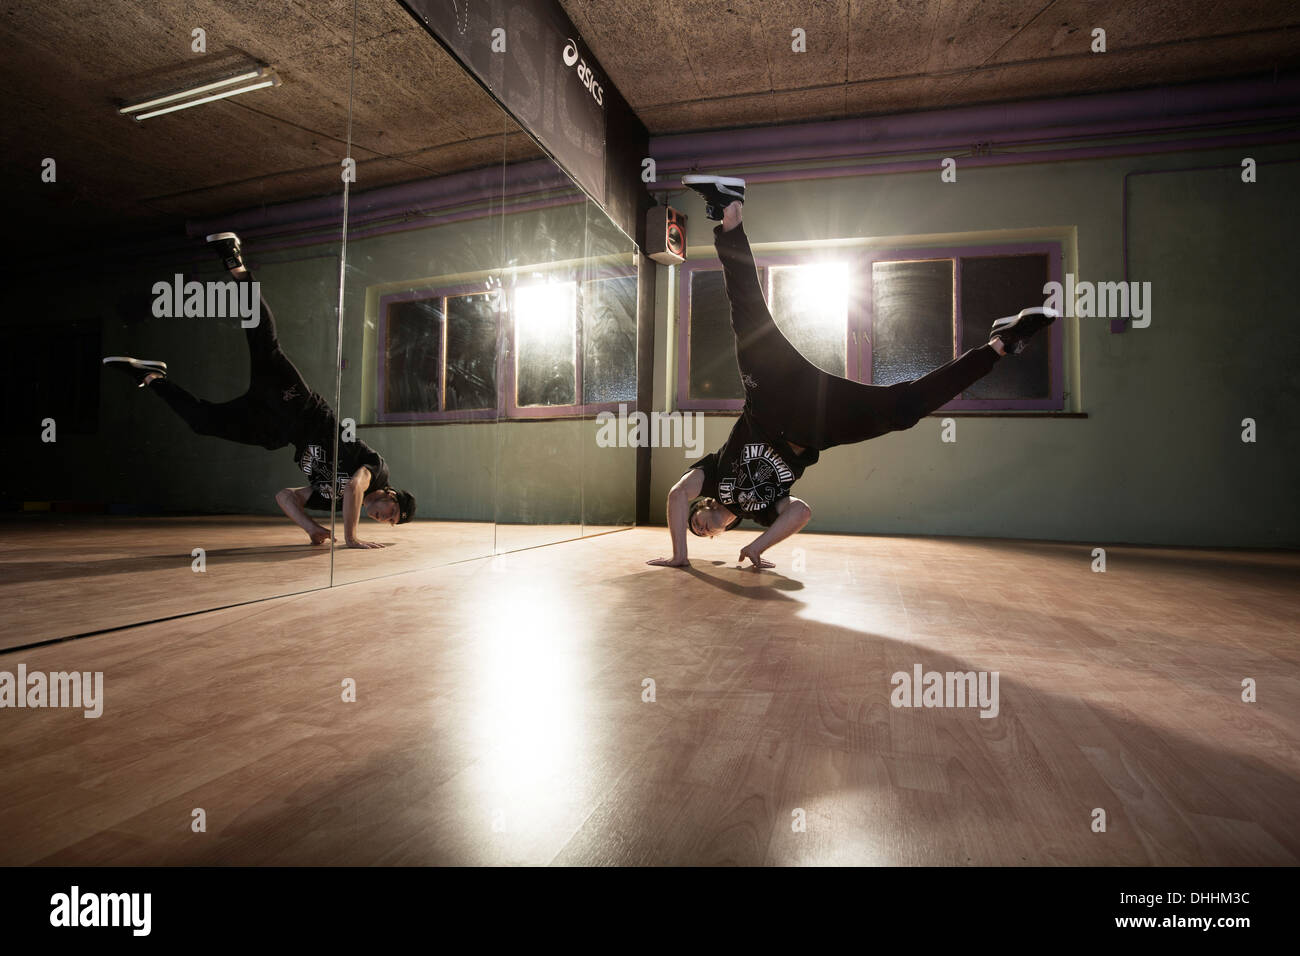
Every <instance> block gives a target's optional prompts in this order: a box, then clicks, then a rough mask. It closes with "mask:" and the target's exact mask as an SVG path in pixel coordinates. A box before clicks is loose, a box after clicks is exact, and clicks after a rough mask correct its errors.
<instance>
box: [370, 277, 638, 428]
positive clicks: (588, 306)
mask: <svg viewBox="0 0 1300 956" xmlns="http://www.w3.org/2000/svg"><path fill="white" fill-rule="evenodd" d="M489 285H490V283H489ZM484 288H485V287H484V285H477V286H472V287H471V286H462V287H457V288H449V289H436V290H421V291H415V292H406V293H399V294H395V295H388V296H384V297H383V298H382V299H381V300H380V312H381V316H382V321H381V323H380V328H381V333H380V342H379V359H380V361H379V398H380V402H379V405H378V420H379V421H381V422H393V421H455V420H472V419H492V418H499V417H500V418H505V417H512V418H553V417H561V416H573V415H583V414H594V413H595V412H597V411H602V410H606V409H612V408H616V407H617V405H618V403H619V402H633V401H635V400H636V310H637V278H636V275H635V273H629V272H627V270H618V269H614V270H603V274H601V275H599V276H598V277H596V278H588V279H586V280H585V281H582V282H579V281H578V279H577V278H576V277H575V276H574V274H573V272H572V271H563V270H560V271H554V272H551V273H530V274H528V275H527V277H526V278H524V279H523V280H522V281H520V282H519V283H518V284H517V285H515V286H514V287H513V288H510V289H508V290H506V291H504V292H498V291H495V290H490V291H484ZM503 346H504V348H503ZM501 355H506V356H509V357H510V358H509V360H508V361H501V360H500V359H499V356H501ZM499 366H504V367H499ZM580 395H581V396H582V398H581V399H580V398H579V396H580Z"/></svg>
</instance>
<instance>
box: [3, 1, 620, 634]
mask: <svg viewBox="0 0 1300 956" xmlns="http://www.w3.org/2000/svg"><path fill="white" fill-rule="evenodd" d="M128 2H129V0H108V2H106V3H105V4H104V5H102V7H101V8H97V11H96V12H93V13H89V14H87V13H85V12H84V11H83V10H81V8H80V7H78V11H80V12H78V13H77V15H76V16H72V15H71V8H70V6H69V5H67V4H63V3H55V4H53V5H49V6H48V7H46V8H31V9H28V10H15V11H13V15H12V16H10V17H8V18H6V22H5V23H4V24H3V25H0V36H3V40H4V43H5V48H6V50H7V51H9V53H10V55H9V56H8V57H7V58H6V59H5V61H4V62H3V63H0V75H3V78H4V80H5V82H6V83H7V88H8V89H9V90H10V91H11V92H12V99H13V102H14V104H15V106H14V108H13V110H12V111H11V113H10V115H9V116H8V119H7V123H8V133H9V139H10V141H11V143H12V147H11V148H10V149H9V150H8V151H6V153H5V155H4V156H3V157H2V158H0V163H3V167H2V168H3V169H4V170H5V172H6V173H7V174H8V180H9V182H10V183H11V184H14V185H13V188H12V189H11V193H10V196H11V200H12V202H13V213H14V215H13V216H12V218H11V223H12V224H13V227H12V228H10V229H8V230H7V231H6V236H5V238H4V243H5V248H6V256H7V259H8V262H9V263H10V265H11V270H12V273H13V274H14V275H18V276H21V277H22V281H15V282H10V283H6V284H5V287H4V289H3V292H2V293H0V294H2V295H3V304H4V306H5V308H4V309H3V310H2V314H0V322H2V323H3V325H4V333H5V335H6V337H7V341H8V342H9V343H10V345H11V349H12V351H11V354H12V355H14V356H17V357H18V362H17V367H16V370H15V374H11V375H8V376H5V377H4V382H5V384H4V389H5V401H6V407H7V408H8V409H10V410H11V411H12V413H13V414H14V417H15V420H16V421H17V422H19V423H20V424H19V427H18V436H19V437H18V446H19V457H18V459H17V460H18V461H20V462H21V463H22V464H21V465H20V467H18V468H10V469H6V472H5V475H4V477H3V478H0V599H3V600H4V601H5V605H6V614H5V615H4V620H3V622H2V623H0V650H2V649H5V648H10V649H12V648H17V647H23V646H27V645H31V644H35V643H39V642H42V641H47V640H53V639H59V638H65V637H70V636H78V635H87V634H93V633H98V632H101V631H105V630H110V629H113V628H117V627H123V626H128V625H132V624H139V623H142V622H146V621H159V620H166V619H168V618H172V617H175V616H178V615H184V614H188V613H194V612H198V611H204V610H209V609H213V608H218V607H226V606H232V605H239V604H244V603H247V602H253V601H258V600H263V599H266V598H271V597H276V596H281V595H288V594H296V593H300V592H304V591H309V590H312V589H317V588H324V587H328V586H330V585H331V584H334V585H341V584H348V583H350V582H353V581H359V580H364V579H367V578H371V577H376V576H381V575H386V574H392V573H399V572H404V571H411V570H419V569H425V568H430V567H436V566H438V565H442V564H446V563H448V562H454V561H461V560H467V559H474V558H482V557H486V556H489V555H492V554H499V553H505V552H509V551H512V550H517V549H520V548H527V547H534V546H538V545H542V544H548V543H552V542H557V541H563V540H568V539H572V538H575V537H579V536H581V535H587V534H594V533H600V532H602V531H605V530H609V529H612V528H618V527H624V526H627V525H630V524H631V523H632V521H633V516H634V512H635V505H634V483H635V481H634V479H635V449H633V448H630V447H627V446H626V443H623V444H622V447H620V446H619V444H618V443H617V442H616V443H614V444H613V446H612V447H604V445H608V444H609V443H608V442H605V443H603V444H602V442H601V441H600V437H601V430H600V427H599V423H598V422H597V421H596V416H597V415H598V414H600V413H602V412H608V413H612V414H613V415H617V414H618V411H619V405H620V403H624V404H628V405H631V404H632V402H633V401H634V399H635V369H636V354H635V342H636V335H635V326H636V278H635V265H636V261H635V251H634V247H633V243H632V242H631V241H630V240H629V239H628V238H627V237H626V236H624V235H623V234H622V233H621V232H620V231H619V230H618V229H617V228H615V227H614V226H613V225H612V224H611V223H610V221H609V220H608V219H607V218H606V217H605V215H604V214H603V213H602V212H601V211H600V209H599V208H598V207H597V206H596V205H595V204H594V203H593V202H591V201H590V200H589V199H588V198H586V196H585V195H584V194H583V193H582V192H581V191H580V190H578V189H577V188H576V187H574V186H573V184H572V183H571V182H570V180H569V179H568V178H567V177H566V176H565V175H564V174H563V172H562V171H561V170H560V169H559V168H558V167H556V165H555V164H554V163H553V162H552V161H551V160H550V159H549V158H547V157H546V155H545V154H544V153H543V152H542V151H541V150H540V149H539V148H538V147H537V145H536V144H535V143H534V142H533V140H532V139H531V138H530V137H529V136H528V135H527V134H526V133H525V132H524V131H523V130H522V129H520V128H519V127H518V126H517V125H516V124H515V123H514V122H513V121H512V120H511V119H509V118H508V117H507V115H506V114H505V113H504V112H503V111H502V110H501V109H500V108H499V107H498V106H497V105H496V103H495V102H494V101H493V100H492V99H491V97H489V96H488V95H487V94H486V93H485V92H484V91H483V90H482V89H481V88H480V87H479V86H478V85H477V84H476V83H475V82H474V81H473V80H472V79H471V78H469V77H468V76H467V75H466V74H465V73H464V71H463V70H462V69H461V68H460V66H459V65H458V64H457V63H456V62H455V61H454V60H453V59H452V58H451V57H450V56H448V55H447V54H446V53H445V52H444V51H443V50H442V49H441V48H440V47H439V46H438V45H437V43H436V42H435V41H434V40H433V39H432V38H431V37H429V36H428V35H427V34H426V33H425V32H424V30H423V29H422V28H421V27H420V26H419V25H418V24H416V23H415V22H414V21H413V20H412V19H411V17H410V16H409V14H407V13H406V11H405V10H403V9H402V8H401V7H400V6H399V5H398V4H396V3H392V2H389V0H363V2H360V3H358V4H357V5H356V6H355V14H354V5H353V4H351V3H330V4H322V5H319V7H317V8H315V9H313V10H312V11H307V10H306V9H305V8H304V7H303V6H302V5H299V4H288V3H284V4H280V3H276V4H269V5H265V9H260V10H259V12H258V13H257V14H256V15H253V13H252V12H245V13H233V14H232V13H231V12H230V11H229V10H227V9H226V8H225V7H224V6H223V5H222V4H220V3H218V2H217V0H203V2H197V3H194V4H189V5H183V6H182V7H180V8H166V7H160V8H158V10H157V13H158V15H157V16H156V17H151V18H149V19H148V20H144V21H141V20H139V19H138V18H136V17H132V16H128V15H126V13H127V11H129V6H128ZM200 29H201V30H203V31H204V32H203V39H204V43H203V47H204V48H203V50H202V51H200V50H198V49H197V48H196V46H197V45H198V42H197V39H196V34H195V32H194V31H196V30H200ZM353 66H355V70H354V69H353ZM257 70H269V71H271V73H268V74H264V75H272V74H273V82H272V85H269V86H264V87H261V88H259V89H256V90H252V91H249V92H246V93H241V94H238V95H233V96H230V97H225V98H220V99H216V100H213V101H210V102H205V103H203V104H201V105H197V106H194V107H192V108H185V109H177V110H172V111H170V112H165V113H159V115H156V116H152V117H149V118H146V119H140V120H137V119H134V118H132V115H124V114H122V113H120V112H119V110H120V108H122V107H123V106H127V105H132V104H136V103H139V102H142V101H145V100H149V99H151V98H157V97H159V96H163V95H167V94H170V93H172V92H176V91H179V90H181V89H186V88H188V89H193V88H195V87H197V86H203V85H205V84H210V83H212V82H215V81H218V80H222V79H228V78H230V77H236V76H242V75H244V74H246V73H250V72H256V71H257ZM277 84H278V85H277ZM196 96H197V94H190V95H189V96H188V97H187V98H183V99H194V98H196ZM176 102H179V101H175V100H174V101H169V104H165V105H175V103H176ZM144 111H147V110H144ZM140 112H143V111H137V113H140ZM349 143H350V144H351V145H350V147H349ZM349 154H350V155H351V156H352V157H353V158H354V159H355V160H356V164H357V168H356V181H355V182H353V183H348V184H346V187H347V199H348V201H347V203H346V204H345V202H344V192H345V183H344V182H343V176H342V175H341V168H342V167H341V161H342V160H343V159H344V157H346V156H348V155H349ZM48 161H52V162H48ZM345 205H346V208H347V214H346V219H344V208H345ZM345 223H346V228H344V224H345ZM226 231H233V232H235V233H236V234H237V235H238V236H239V238H240V240H241V251H242V260H243V262H244V264H245V265H246V266H247V268H248V270H249V274H248V275H247V276H245V277H244V279H243V280H236V279H234V278H233V277H232V276H231V275H230V273H229V272H228V271H227V269H226V266H225V263H224V261H223V258H222V256H221V254H220V252H219V250H218V249H217V248H215V247H214V246H213V245H212V244H209V243H207V242H205V237H206V236H207V235H209V234H213V233H219V232H226ZM345 236H346V240H345V238H344V237H345ZM254 280H255V281H256V282H257V283H258V286H257V289H258V291H260V296H256V295H254V294H253V291H254V287H253V285H252V284H251V283H252V281H254ZM340 302H341V303H342V308H341V309H340ZM254 319H256V320H257V322H256V324H254ZM245 326H247V328H246V327H245ZM272 329H273V330H274V338H272V337H271V334H270V333H271V331H272ZM276 345H278V346H279V348H278V350H277V349H276V348H275V346H276ZM111 357H127V358H134V359H137V360H142V361H145V362H159V363H165V365H166V378H165V379H164V380H157V379H155V380H152V381H151V382H150V383H149V384H147V385H145V386H144V387H137V385H138V383H139V381H140V375H139V373H138V371H137V370H135V369H133V367H132V366H130V365H127V364H126V363H121V362H115V363H110V364H108V365H105V364H104V362H103V360H104V359H105V358H111ZM147 368H149V369H156V368H158V366H152V365H151V366H148V367H147ZM331 411H333V412H335V413H336V420H337V421H339V422H341V423H342V425H343V430H342V431H341V432H339V438H340V439H341V440H342V442H346V441H359V442H364V443H365V444H366V445H367V446H369V447H370V448H372V449H373V450H374V451H375V452H376V453H377V454H378V455H379V456H381V457H382V460H383V463H384V465H385V466H386V469H387V471H388V474H387V477H386V479H385V480H383V481H382V482H376V483H375V490H379V485H380V484H383V485H384V486H385V487H388V486H391V487H392V488H394V489H401V490H404V491H408V492H410V494H411V495H412V496H413V498H414V501H415V516H414V520H412V521H410V522H409V523H405V524H402V525H400V526H396V527H393V526H389V525H387V524H383V523H379V522H376V521H374V520H372V519H370V518H368V517H365V516H364V515H363V516H362V517H360V519H359V522H358V524H359V527H358V528H357V529H356V530H355V532H354V538H355V539H356V540H357V541H359V542H364V543H370V544H381V545H384V547H381V548H374V549H367V548H350V547H348V546H347V541H346V537H347V535H346V534H345V524H346V522H345V515H344V514H343V512H342V505H343V503H344V502H343V500H342V498H343V495H342V487H343V486H342V485H341V484H340V478H344V479H346V477H347V476H346V475H345V474H344V472H349V473H350V472H351V471H352V468H351V466H350V465H349V462H350V460H351V459H350V457H349V455H348V454H347V450H346V449H347V445H346V444H341V446H340V447H341V450H342V451H343V454H341V455H340V457H339V462H340V464H343V465H345V466H347V467H342V468H335V466H334V460H333V448H332V447H328V446H330V444H331V442H330V440H329V438H330V436H332V435H333V433H334V432H335V431H338V429H337V428H336V427H335V425H334V424H332V423H331V422H330V421H329V420H328V415H329V413H330V412H331ZM610 431H611V430H610V429H606V430H605V432H606V434H608V433H609V432H610ZM618 433H619V434H623V433H624V432H623V430H622V429H619V430H618ZM376 477H378V476H376ZM344 483H346V482H344ZM288 491H292V492H293V493H294V494H296V495H298V497H297V498H296V499H294V500H293V502H290V501H287V500H286V498H285V495H284V494H283V493H284V492H288ZM330 492H337V493H338V494H337V495H333V496H332V495H331V494H328V493H330ZM331 497H333V500H331ZM331 506H333V507H331ZM327 534H332V535H333V542H332V544H331V543H330V542H329V541H327V540H326V535H327ZM311 535H315V536H316V538H317V540H318V541H320V542H321V543H318V544H313V543H312V540H311V537H310V536H311Z"/></svg>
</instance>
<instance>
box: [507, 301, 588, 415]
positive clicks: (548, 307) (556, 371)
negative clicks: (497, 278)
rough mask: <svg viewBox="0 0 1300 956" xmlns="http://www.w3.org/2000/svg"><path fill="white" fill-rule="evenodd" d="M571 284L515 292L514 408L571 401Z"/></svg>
mask: <svg viewBox="0 0 1300 956" xmlns="http://www.w3.org/2000/svg"><path fill="white" fill-rule="evenodd" d="M577 318H578V284H577V283H576V282H535V283H532V284H530V285H525V286H520V287H519V288H517V289H516V290H515V312H514V319H515V362H516V364H515V370H516V403H517V404H518V405H520V406H524V405H568V404H572V403H573V402H575V401H577V345H578V343H577Z"/></svg>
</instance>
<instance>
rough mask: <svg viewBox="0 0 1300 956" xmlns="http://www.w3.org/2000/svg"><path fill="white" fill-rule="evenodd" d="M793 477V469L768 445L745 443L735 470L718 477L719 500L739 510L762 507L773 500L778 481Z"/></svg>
mask: <svg viewBox="0 0 1300 956" xmlns="http://www.w3.org/2000/svg"><path fill="white" fill-rule="evenodd" d="M793 480H794V472H793V471H791V470H790V467H789V466H788V465H787V464H786V463H785V459H783V458H782V457H781V456H780V455H778V454H777V453H776V450H775V449H773V448H772V446H771V445H767V444H764V443H763V442H755V443H754V444H750V445H746V446H745V447H744V451H743V452H742V454H741V459H740V461H738V462H736V473H735V474H734V475H733V476H731V477H729V478H721V477H720V478H719V479H718V500H719V501H720V502H722V503H723V504H724V505H727V506H728V507H731V506H733V505H734V506H735V507H737V508H739V509H740V510H741V511H762V510H763V509H764V508H766V507H768V505H771V504H775V502H776V499H777V496H778V495H780V494H781V485H782V484H784V483H787V482H791V481H793Z"/></svg>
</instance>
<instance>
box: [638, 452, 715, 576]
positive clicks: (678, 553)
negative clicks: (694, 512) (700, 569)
mask: <svg viewBox="0 0 1300 956" xmlns="http://www.w3.org/2000/svg"><path fill="white" fill-rule="evenodd" d="M703 487H704V469H702V468H692V469H691V470H690V471H688V472H687V473H686V474H684V475H682V477H681V478H680V479H679V480H678V482H677V484H675V485H673V490H672V491H670V492H668V533H669V534H670V535H671V536H672V539H673V556H672V557H671V558H659V559H658V560H655V561H647V562H646V563H647V564H656V565H660V566H662V567H668V568H689V567H690V566H691V561H690V558H688V557H687V555H686V535H687V533H688V531H687V528H686V522H687V520H688V519H689V518H690V514H691V499H693V498H694V497H695V496H696V495H698V494H699V493H700V489H701V488H703Z"/></svg>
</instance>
